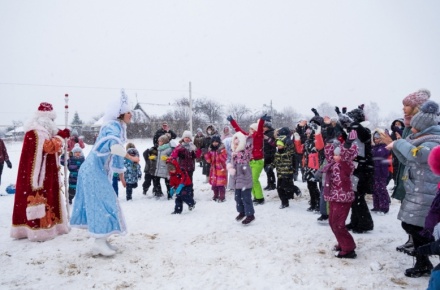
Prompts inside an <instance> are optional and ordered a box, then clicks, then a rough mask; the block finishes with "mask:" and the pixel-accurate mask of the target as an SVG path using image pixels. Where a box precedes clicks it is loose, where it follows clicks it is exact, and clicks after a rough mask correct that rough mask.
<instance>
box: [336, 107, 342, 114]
mask: <svg viewBox="0 0 440 290" xmlns="http://www.w3.org/2000/svg"><path fill="white" fill-rule="evenodd" d="M335 112H336V114H338V115H339V114H340V113H341V111H340V110H339V107H335Z"/></svg>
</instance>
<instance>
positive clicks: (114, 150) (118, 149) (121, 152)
mask: <svg viewBox="0 0 440 290" xmlns="http://www.w3.org/2000/svg"><path fill="white" fill-rule="evenodd" d="M110 153H111V154H114V155H118V156H121V157H125V155H127V151H125V148H124V146H122V145H121V144H114V145H112V146H111V147H110Z"/></svg>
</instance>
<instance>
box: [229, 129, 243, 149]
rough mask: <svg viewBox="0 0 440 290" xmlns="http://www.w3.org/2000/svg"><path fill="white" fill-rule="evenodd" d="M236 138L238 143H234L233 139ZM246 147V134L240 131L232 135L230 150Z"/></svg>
mask: <svg viewBox="0 0 440 290" xmlns="http://www.w3.org/2000/svg"><path fill="white" fill-rule="evenodd" d="M236 139H238V141H239V142H238V145H235V140H236ZM245 148H246V136H245V135H244V134H243V133H241V132H237V133H235V134H234V135H233V136H232V142H231V149H232V152H240V151H243V150H244V149H245Z"/></svg>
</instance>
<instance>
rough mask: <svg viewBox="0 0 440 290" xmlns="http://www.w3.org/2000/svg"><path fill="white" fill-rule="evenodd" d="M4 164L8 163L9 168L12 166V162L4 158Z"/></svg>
mask: <svg viewBox="0 0 440 290" xmlns="http://www.w3.org/2000/svg"><path fill="white" fill-rule="evenodd" d="M6 165H8V168H9V169H11V168H12V163H11V161H10V160H6Z"/></svg>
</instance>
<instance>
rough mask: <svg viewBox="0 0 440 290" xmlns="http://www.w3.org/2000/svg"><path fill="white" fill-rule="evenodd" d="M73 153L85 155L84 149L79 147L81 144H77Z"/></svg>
mask: <svg viewBox="0 0 440 290" xmlns="http://www.w3.org/2000/svg"><path fill="white" fill-rule="evenodd" d="M72 152H73V153H76V152H79V153H81V154H82V153H83V152H82V149H81V147H79V144H78V143H76V144H75V146H73V149H72Z"/></svg>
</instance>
